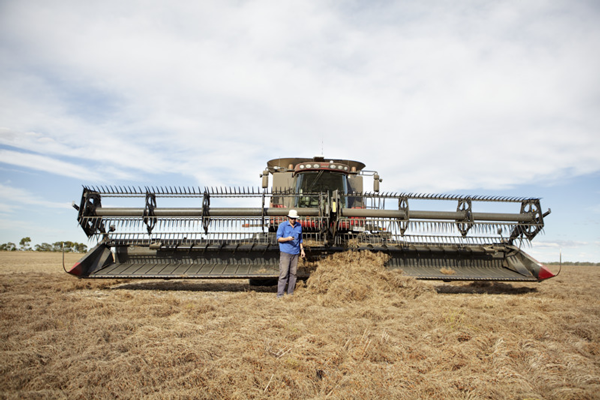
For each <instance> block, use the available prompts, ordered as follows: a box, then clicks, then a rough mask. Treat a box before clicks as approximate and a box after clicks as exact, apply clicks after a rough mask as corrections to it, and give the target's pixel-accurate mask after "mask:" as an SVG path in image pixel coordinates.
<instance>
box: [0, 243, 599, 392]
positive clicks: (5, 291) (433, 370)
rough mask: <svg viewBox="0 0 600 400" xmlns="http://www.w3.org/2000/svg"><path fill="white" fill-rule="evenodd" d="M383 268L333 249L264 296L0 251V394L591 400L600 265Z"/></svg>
mask: <svg viewBox="0 0 600 400" xmlns="http://www.w3.org/2000/svg"><path fill="white" fill-rule="evenodd" d="M77 258H78V255H73V254H68V255H67V264H68V265H71V264H72V263H73V262H75V261H76V260H77ZM384 261H385V257H384V256H382V255H373V254H370V253H366V254H361V253H345V254H339V255H336V256H335V257H333V258H332V259H330V260H328V261H327V262H323V263H322V264H321V265H320V266H319V268H318V270H317V272H316V273H315V274H314V275H313V276H312V277H311V279H310V280H309V281H308V282H307V283H306V284H302V285H300V286H301V287H299V288H298V290H297V292H296V294H295V295H294V296H286V297H285V298H284V299H283V300H277V299H276V298H275V288H274V287H264V288H263V287H251V286H249V285H248V284H247V281H241V280H240V281H112V280H111V281H103V280H78V279H76V278H74V277H71V276H69V275H66V274H65V273H64V272H63V271H62V266H61V255H60V254H55V253H34V252H1V253H0V293H1V294H0V313H1V319H0V323H1V329H0V335H1V338H2V340H1V342H0V343H1V344H0V346H1V356H0V398H3V399H4V398H6V399H13V398H116V397H119V398H142V397H143V398H157V399H159V398H160V399H163V398H168V399H179V398H206V399H215V398H227V399H230V398H234V399H235V398H239V399H245V398H271V397H273V398H278V399H287V398H291V399H296V398H318V399H326V398H327V399H365V398H372V399H374V398H397V399H404V398H406V399H420V398H437V399H467V398H468V399H480V398H481V399H488V398H489V399H593V398H600V395H599V393H600V299H599V297H600V267H581V266H568V267H563V271H562V273H561V275H560V276H559V277H558V278H555V279H552V280H549V281H546V282H544V283H541V284H531V283H516V284H506V283H500V284H486V283H479V284H471V283H454V284H450V283H440V282H421V281H415V280H413V279H411V278H407V277H404V276H402V275H401V274H398V273H392V272H388V271H384V270H383V269H382V264H383V262H384ZM553 270H554V271H556V269H555V268H553Z"/></svg>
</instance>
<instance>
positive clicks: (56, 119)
mask: <svg viewBox="0 0 600 400" xmlns="http://www.w3.org/2000/svg"><path fill="white" fill-rule="evenodd" d="M598 17H599V10H598V8H597V7H596V6H595V4H594V3H593V2H589V3H585V2H577V3H573V2H568V1H562V0H559V1H554V2H513V1H498V2H488V3H481V2H471V1H465V2H459V3H456V2H455V3H452V4H451V3H448V2H435V1H434V2H427V3H419V2H377V4H374V3H369V2H354V3H347V2H346V3H339V2H331V1H317V0H314V1H310V0H309V1H304V2H296V3H288V2H278V1H274V0H265V1H251V2H249V1H241V2H240V1H202V2H188V3H176V4H166V3H164V2H159V1H152V0H150V1H144V2H142V1H128V2H119V1H116V0H108V1H104V2H100V3H90V2H80V1H74V0H71V1H62V2H45V1H41V0H39V1H35V0H34V1H29V2H4V3H2V6H1V12H0V60H2V61H1V63H0V123H1V124H2V127H3V128H2V129H0V146H2V147H1V148H0V151H1V153H0V163H4V164H10V165H13V166H15V167H18V168H21V169H24V168H28V169H29V168H30V169H33V170H34V171H45V172H51V173H53V174H58V175H60V176H68V177H72V178H76V179H79V180H81V181H85V183H89V184H115V185H119V184H131V182H139V184H140V185H142V186H143V185H146V184H147V185H154V184H155V185H162V184H165V183H166V182H164V180H166V179H172V178H173V177H174V176H176V177H179V178H180V182H182V184H185V183H183V182H187V184H189V185H200V186H204V185H207V186H212V185H223V186H225V185H252V186H257V185H259V184H260V180H259V179H258V174H259V173H260V172H261V171H262V169H263V168H264V166H265V163H266V161H267V160H269V159H272V158H278V157H310V156H313V155H315V154H319V153H321V149H323V150H324V153H325V155H326V156H327V157H334V158H349V159H354V160H359V161H362V162H364V163H366V164H367V168H368V169H372V170H378V171H379V172H380V173H381V176H382V178H383V179H384V182H383V184H382V190H386V191H414V192H439V191H444V192H454V191H467V190H470V191H473V192H475V193H474V194H477V193H476V192H477V191H478V190H492V189H508V188H511V187H513V186H516V185H528V184H532V183H553V182H556V181H564V180H566V179H569V178H571V177H574V176H580V175H586V174H591V173H594V172H597V171H600V158H599V157H598V156H597V154H600V135H598V131H599V130H600V114H598V112H597V110H598V107H599V106H600V104H599V101H598V99H599V98H600V96H599V95H600V75H599V74H598V73H597V71H598V70H600V55H598V52H597V49H598V48H600V25H599V24H598V23H597V21H598ZM3 171H6V169H4V170H3ZM3 175H6V177H7V178H8V177H10V176H13V173H12V172H9V173H6V174H4V172H3ZM4 182H6V179H4ZM370 185H371V183H370V182H368V183H367V184H366V186H367V187H370ZM524 195H535V194H534V193H532V194H531V193H525V194H524ZM7 204H8V205H12V203H10V204H9V203H7Z"/></svg>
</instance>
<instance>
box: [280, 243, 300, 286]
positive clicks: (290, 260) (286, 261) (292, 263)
mask: <svg viewBox="0 0 600 400" xmlns="http://www.w3.org/2000/svg"><path fill="white" fill-rule="evenodd" d="M298 256H299V254H288V253H283V252H281V253H279V282H278V284H277V296H283V294H284V293H285V285H288V290H287V293H288V294H292V293H294V288H295V287H296V271H297V270H298Z"/></svg>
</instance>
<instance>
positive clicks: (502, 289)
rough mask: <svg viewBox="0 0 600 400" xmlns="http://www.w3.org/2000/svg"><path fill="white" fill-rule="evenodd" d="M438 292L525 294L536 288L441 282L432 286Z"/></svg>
mask: <svg viewBox="0 0 600 400" xmlns="http://www.w3.org/2000/svg"><path fill="white" fill-rule="evenodd" d="M434 289H435V291H436V292H437V293H439V294H527V293H537V292H538V289H537V288H534V287H529V286H514V285H513V284H511V283H504V282H485V281H484V282H471V283H469V284H466V285H465V284H462V285H448V284H441V285H437V286H434Z"/></svg>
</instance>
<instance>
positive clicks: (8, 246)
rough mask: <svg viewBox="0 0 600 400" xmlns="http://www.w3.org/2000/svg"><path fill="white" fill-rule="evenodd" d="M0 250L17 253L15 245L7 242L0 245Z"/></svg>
mask: <svg viewBox="0 0 600 400" xmlns="http://www.w3.org/2000/svg"><path fill="white" fill-rule="evenodd" d="M0 250H3V251H17V250H18V249H17V245H16V244H14V243H13V242H8V243H3V244H0Z"/></svg>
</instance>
